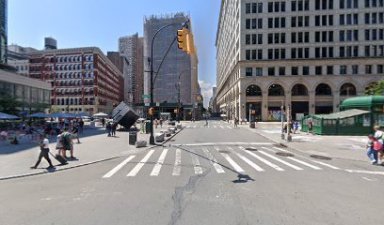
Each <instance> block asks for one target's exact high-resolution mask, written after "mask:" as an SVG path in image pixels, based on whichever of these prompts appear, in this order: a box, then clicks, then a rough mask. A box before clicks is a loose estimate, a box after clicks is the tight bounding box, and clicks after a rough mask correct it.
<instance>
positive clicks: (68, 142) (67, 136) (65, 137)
mask: <svg viewBox="0 0 384 225" xmlns="http://www.w3.org/2000/svg"><path fill="white" fill-rule="evenodd" d="M61 135H62V136H61V138H62V142H63V148H64V151H63V152H64V155H63V157H64V158H67V156H66V151H69V152H70V155H71V157H70V159H71V160H75V159H76V157H75V156H74V155H73V141H72V134H71V133H70V132H68V129H67V128H64V132H63V133H62V134H61Z"/></svg>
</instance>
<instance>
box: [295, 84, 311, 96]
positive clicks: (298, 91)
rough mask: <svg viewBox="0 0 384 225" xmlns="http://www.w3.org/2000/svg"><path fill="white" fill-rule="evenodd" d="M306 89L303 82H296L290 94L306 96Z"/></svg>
mask: <svg viewBox="0 0 384 225" xmlns="http://www.w3.org/2000/svg"><path fill="white" fill-rule="evenodd" d="M307 95H308V89H307V87H305V86H304V85H303V84H296V85H295V86H293V88H292V96H307Z"/></svg>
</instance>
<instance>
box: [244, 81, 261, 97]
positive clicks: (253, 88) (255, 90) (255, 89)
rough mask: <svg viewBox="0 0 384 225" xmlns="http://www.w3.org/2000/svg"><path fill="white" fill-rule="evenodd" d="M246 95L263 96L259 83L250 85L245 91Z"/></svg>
mask: <svg viewBox="0 0 384 225" xmlns="http://www.w3.org/2000/svg"><path fill="white" fill-rule="evenodd" d="M245 95H246V96H262V93H261V89H260V87H259V86H257V85H254V84H252V85H249V86H248V87H247V90H246V91H245Z"/></svg>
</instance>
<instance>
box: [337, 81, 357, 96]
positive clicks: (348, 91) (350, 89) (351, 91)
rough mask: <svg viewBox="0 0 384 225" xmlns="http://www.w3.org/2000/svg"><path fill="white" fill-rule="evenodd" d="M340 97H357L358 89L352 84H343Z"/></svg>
mask: <svg viewBox="0 0 384 225" xmlns="http://www.w3.org/2000/svg"><path fill="white" fill-rule="evenodd" d="M340 95H342V96H353V95H356V87H355V86H354V85H353V84H351V83H346V84H343V85H342V86H341V88H340Z"/></svg>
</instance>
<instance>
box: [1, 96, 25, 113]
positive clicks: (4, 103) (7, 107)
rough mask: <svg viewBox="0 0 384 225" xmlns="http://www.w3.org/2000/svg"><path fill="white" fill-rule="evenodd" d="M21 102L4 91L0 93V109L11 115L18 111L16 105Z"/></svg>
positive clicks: (19, 104)
mask: <svg viewBox="0 0 384 225" xmlns="http://www.w3.org/2000/svg"><path fill="white" fill-rule="evenodd" d="M20 106H21V103H20V102H19V101H17V99H16V98H15V97H13V96H11V95H10V94H8V93H6V92H1V93H0V111H1V112H4V113H8V114H12V115H15V114H16V115H17V114H18V113H19V111H20V110H19V109H18V107H20Z"/></svg>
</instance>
